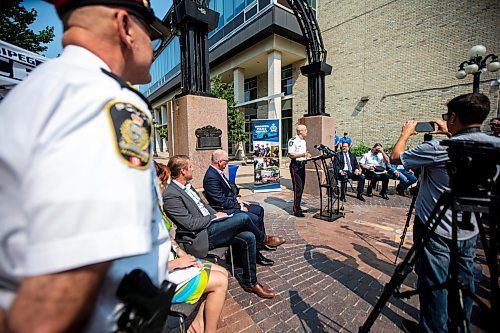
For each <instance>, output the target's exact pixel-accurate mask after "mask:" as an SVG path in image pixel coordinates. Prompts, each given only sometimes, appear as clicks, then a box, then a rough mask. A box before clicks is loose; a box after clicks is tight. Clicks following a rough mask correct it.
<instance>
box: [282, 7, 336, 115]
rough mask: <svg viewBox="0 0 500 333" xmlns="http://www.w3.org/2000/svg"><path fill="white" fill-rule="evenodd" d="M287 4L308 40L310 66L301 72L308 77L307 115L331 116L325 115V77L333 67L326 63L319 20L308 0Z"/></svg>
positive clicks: (303, 68)
mask: <svg viewBox="0 0 500 333" xmlns="http://www.w3.org/2000/svg"><path fill="white" fill-rule="evenodd" d="M287 2H288V4H289V5H290V7H291V8H292V10H293V13H294V14H295V17H296V18H297V21H298V22H299V26H300V30H302V34H303V35H304V38H305V40H306V49H307V60H308V62H309V64H308V65H305V66H302V67H301V68H300V72H301V73H302V75H304V76H307V104H308V108H307V115H308V116H317V115H323V116H329V114H327V113H325V76H326V75H330V74H331V72H332V66H330V65H328V64H327V63H326V55H327V52H326V50H325V46H324V44H323V37H322V36H321V31H320V29H319V24H318V20H317V19H316V16H315V15H314V11H313V10H312V8H311V5H310V4H309V2H308V1H307V0H287Z"/></svg>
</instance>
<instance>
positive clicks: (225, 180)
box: [221, 173, 233, 192]
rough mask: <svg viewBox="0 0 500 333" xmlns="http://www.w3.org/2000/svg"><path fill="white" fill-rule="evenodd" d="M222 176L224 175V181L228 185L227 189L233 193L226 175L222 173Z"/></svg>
mask: <svg viewBox="0 0 500 333" xmlns="http://www.w3.org/2000/svg"><path fill="white" fill-rule="evenodd" d="M221 175H222V179H224V182H225V183H226V185H227V187H229V189H230V190H231V192H232V191H233V189H232V188H231V185H229V180H228V179H227V178H226V175H225V174H224V173H221Z"/></svg>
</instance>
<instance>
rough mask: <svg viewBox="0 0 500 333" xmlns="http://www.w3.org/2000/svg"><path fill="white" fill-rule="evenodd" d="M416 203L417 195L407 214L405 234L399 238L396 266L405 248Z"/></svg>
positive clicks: (412, 200) (413, 198) (412, 199)
mask: <svg viewBox="0 0 500 333" xmlns="http://www.w3.org/2000/svg"><path fill="white" fill-rule="evenodd" d="M415 201H417V196H416V195H414V196H412V198H411V203H410V208H409V209H408V213H407V214H406V222H405V227H404V229H403V233H402V234H401V237H399V246H398V252H396V258H395V259H394V263H395V264H396V263H397V262H398V257H399V252H400V251H401V247H403V244H404V242H405V238H406V232H407V231H408V227H409V226H410V222H411V217H412V215H413V209H414V208H415Z"/></svg>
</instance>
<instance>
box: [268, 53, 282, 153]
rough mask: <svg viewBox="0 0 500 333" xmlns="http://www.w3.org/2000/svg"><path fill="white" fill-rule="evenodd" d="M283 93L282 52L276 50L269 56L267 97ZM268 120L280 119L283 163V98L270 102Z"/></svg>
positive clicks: (279, 134) (279, 135)
mask: <svg viewBox="0 0 500 333" xmlns="http://www.w3.org/2000/svg"><path fill="white" fill-rule="evenodd" d="M279 93H281V52H278V51H276V50H274V51H271V52H269V53H268V54H267V95H268V96H272V95H276V94H279ZM267 118H268V119H278V123H279V129H280V130H279V133H278V140H279V141H278V142H279V148H280V149H279V152H280V154H279V159H280V161H283V158H282V154H281V136H282V135H281V132H282V130H283V128H282V126H281V97H276V98H273V99H271V100H270V101H269V109H268V111H267Z"/></svg>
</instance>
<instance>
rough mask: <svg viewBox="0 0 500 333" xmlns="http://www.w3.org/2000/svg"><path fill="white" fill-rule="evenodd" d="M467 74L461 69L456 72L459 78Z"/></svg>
mask: <svg viewBox="0 0 500 333" xmlns="http://www.w3.org/2000/svg"><path fill="white" fill-rule="evenodd" d="M466 76H467V73H466V72H465V71H464V70H463V69H461V70H459V71H457V72H456V73H455V77H456V78H457V79H459V80H461V79H464V78H465V77H466Z"/></svg>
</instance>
